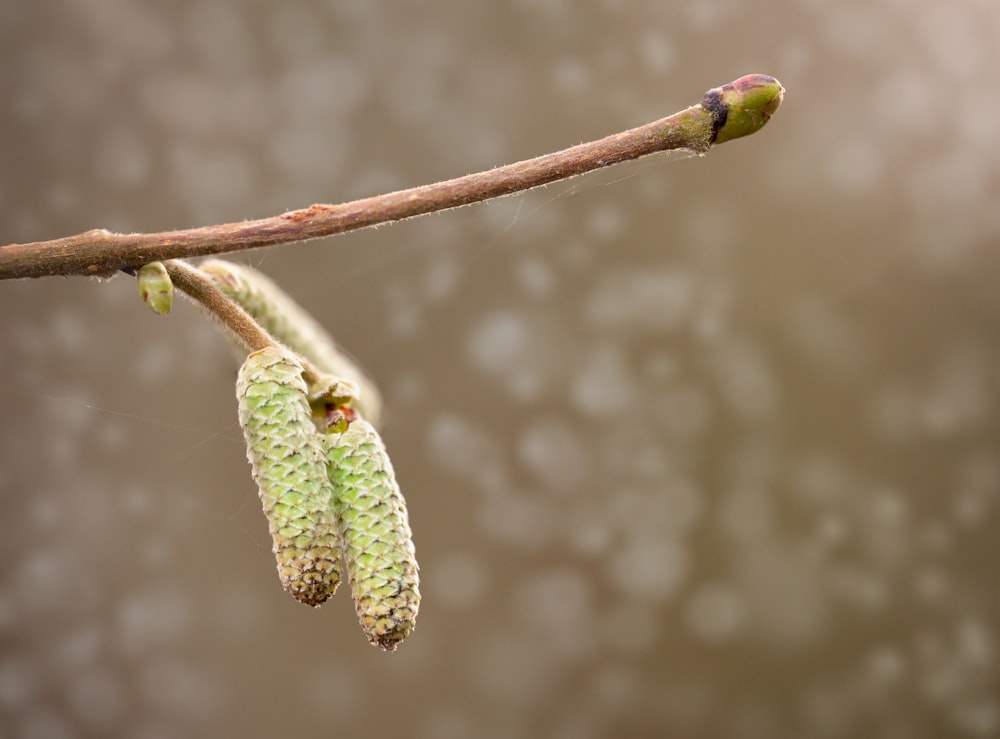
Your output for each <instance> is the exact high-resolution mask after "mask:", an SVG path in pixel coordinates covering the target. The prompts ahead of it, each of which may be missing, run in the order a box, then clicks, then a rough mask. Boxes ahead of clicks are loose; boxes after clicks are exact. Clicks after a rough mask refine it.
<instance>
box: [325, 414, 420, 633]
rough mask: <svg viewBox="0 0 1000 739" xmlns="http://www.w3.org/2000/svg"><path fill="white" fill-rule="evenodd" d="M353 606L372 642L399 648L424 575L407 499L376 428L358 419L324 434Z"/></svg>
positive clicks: (410, 626) (413, 616)
mask: <svg viewBox="0 0 1000 739" xmlns="http://www.w3.org/2000/svg"><path fill="white" fill-rule="evenodd" d="M325 444H326V449H327V470H328V472H329V475H330V481H331V482H332V483H333V487H334V508H335V510H336V512H337V524H338V526H339V528H340V533H341V535H342V536H343V541H344V564H345V566H346V568H347V576H348V578H349V580H350V583H351V592H352V593H353V595H354V608H355V611H356V612H357V614H358V620H359V621H360V622H361V628H362V629H363V630H364V632H365V635H366V636H367V637H368V641H369V642H371V643H372V644H374V645H376V646H378V647H381V648H382V649H384V650H386V651H387V652H391V651H394V650H395V649H396V647H397V646H399V644H400V642H402V641H403V640H404V639H406V637H408V636H409V635H410V632H411V631H412V630H413V627H414V624H415V622H416V618H417V610H418V608H419V607H420V582H419V577H418V567H417V560H416V554H415V552H414V548H413V538H412V533H411V532H410V524H409V522H408V520H407V515H406V502H405V501H404V500H403V495H402V493H401V492H400V490H399V486H398V485H397V484H396V477H395V474H394V473H393V470H392V464H391V463H390V461H389V455H388V453H387V452H386V450H385V446H384V445H383V444H382V440H381V438H379V435H378V432H377V431H375V428H374V427H373V426H372V425H371V424H370V423H368V422H367V421H365V420H364V419H361V418H358V419H356V420H354V421H353V422H351V423H350V425H349V426H348V427H347V430H346V431H344V432H343V433H329V434H327V435H326V437H325Z"/></svg>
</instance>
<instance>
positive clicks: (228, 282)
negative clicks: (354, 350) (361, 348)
mask: <svg viewBox="0 0 1000 739" xmlns="http://www.w3.org/2000/svg"><path fill="white" fill-rule="evenodd" d="M199 268H200V269H201V271H202V272H204V273H205V274H207V275H208V276H209V277H210V278H211V280H212V282H214V283H215V285H216V287H218V288H219V289H220V290H221V291H222V292H223V293H225V294H226V295H227V296H228V297H229V298H231V299H232V300H234V301H236V302H237V303H238V304H239V305H240V307H241V308H243V310H245V311H246V312H247V313H249V314H250V315H251V316H252V317H253V318H254V320H255V321H257V323H259V324H260V325H261V327H262V328H263V329H264V330H265V331H267V332H268V333H269V334H271V336H273V337H274V338H275V339H277V340H278V341H280V342H281V343H282V344H284V345H285V346H287V347H288V348H289V349H291V350H292V351H294V352H298V353H299V354H300V355H301V356H303V357H305V358H306V359H308V360H309V361H310V362H312V363H313V364H315V365H316V367H318V368H319V369H320V370H322V371H323V372H328V373H330V374H332V375H335V376H337V377H343V378H346V379H348V380H351V381H352V382H354V383H355V384H356V385H357V387H358V390H359V392H358V397H357V400H356V401H355V402H354V404H355V405H356V406H357V408H358V410H360V411H361V412H362V413H363V414H364V416H365V418H367V419H368V420H370V421H371V422H372V423H378V417H379V411H380V408H381V399H380V397H379V392H378V389H377V388H376V387H375V385H374V383H372V382H371V381H370V380H369V379H368V378H367V377H366V376H365V373H364V372H363V371H362V370H361V368H360V367H358V366H357V364H355V363H354V362H353V361H352V360H351V359H350V358H349V357H347V355H345V354H344V353H343V352H341V351H340V350H339V349H337V347H336V345H335V344H334V342H333V339H331V338H330V335H329V333H327V331H326V330H325V329H324V328H323V327H322V326H321V325H320V324H319V323H318V322H317V321H316V319H314V318H313V317H312V316H311V315H310V314H309V313H308V312H307V311H306V310H305V309H304V308H303V307H302V306H300V305H299V304H298V303H296V302H295V301H294V300H293V299H292V298H291V296H289V295H288V293H286V292H285V291H284V290H282V289H281V288H280V287H278V285H277V284H276V283H275V282H274V281H273V280H272V279H271V278H269V277H268V276H267V275H265V274H263V273H261V272H258V271H257V270H255V269H253V268H252V267H247V266H245V265H242V264H235V263H233V262H227V261H225V260H222V259H208V260H206V261H204V262H202V263H201V264H200V265H199Z"/></svg>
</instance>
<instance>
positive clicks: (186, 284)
mask: <svg viewBox="0 0 1000 739" xmlns="http://www.w3.org/2000/svg"><path fill="white" fill-rule="evenodd" d="M163 266H164V267H166V269H167V274H168V275H170V280H171V282H173V284H174V287H176V288H177V289H178V290H180V291H181V292H183V293H184V294H185V295H187V296H188V297H189V298H191V299H192V300H193V301H194V302H196V303H197V304H198V305H200V306H201V307H202V308H204V309H205V310H206V311H207V312H208V313H209V314H210V315H211V316H212V317H213V318H215V319H216V320H217V321H218V322H219V323H221V324H222V325H223V326H224V327H225V328H226V329H228V330H229V332H230V333H232V335H233V336H235V337H236V338H237V339H238V340H239V341H240V343H241V344H243V347H244V348H245V349H246V350H247V351H248V352H255V351H259V350H260V349H266V348H268V347H273V346H279V344H278V342H277V341H276V340H275V339H274V338H273V337H272V336H271V335H270V334H269V333H268V332H267V331H265V330H264V329H263V328H262V327H261V326H260V324H258V323H257V321H255V320H254V319H253V317H252V316H251V315H250V314H249V313H247V312H246V311H245V310H243V308H241V307H240V306H239V304H238V303H236V302H235V301H234V300H233V299H232V298H230V297H229V296H227V295H226V294H225V293H224V292H222V290H220V289H219V288H218V287H216V286H215V283H214V282H212V278H210V277H209V276H208V275H206V274H205V273H204V272H202V271H201V270H200V269H198V268H197V267H194V266H192V265H190V264H188V263H187V262H183V261H181V260H179V259H170V260H167V261H166V262H164V263H163ZM300 361H301V362H302V366H303V367H304V368H305V372H304V373H303V375H302V376H303V377H304V378H305V381H306V384H307V385H308V386H309V387H313V386H314V385H316V384H317V383H319V382H322V381H324V380H327V379H328V377H327V376H326V375H324V374H323V373H322V372H320V371H319V370H318V369H317V368H316V367H314V366H313V364H312V363H311V362H310V361H309V360H307V359H305V358H304V357H300Z"/></svg>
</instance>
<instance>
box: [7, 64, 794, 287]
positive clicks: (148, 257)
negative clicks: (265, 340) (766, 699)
mask: <svg viewBox="0 0 1000 739" xmlns="http://www.w3.org/2000/svg"><path fill="white" fill-rule="evenodd" d="M783 92H784V88H782V87H781V85H780V83H779V82H778V81H777V80H775V79H774V78H772V77H767V76H766V75H747V76H745V77H741V78H740V79H738V80H736V81H735V82H731V83H730V84H728V85H724V86H722V87H717V88H714V89H712V90H709V91H708V92H707V93H705V95H704V97H703V98H702V102H701V103H700V104H699V105H695V106H692V107H690V108H687V109H686V110H682V111H681V112H679V113H675V114H674V115H672V116H669V117H667V118H662V119H660V120H658V121H655V122H653V123H648V124H646V125H645V126H640V127H638V128H633V129H631V130H629V131H624V132H622V133H616V134H613V135H611V136H607V137H606V138H603V139H600V140H598V141H593V142H590V143H587V144H580V145H579V146H574V147H572V148H569V149H564V150H563V151H559V152H555V153H553V154H545V155H543V156H540V157H536V158H534V159H527V160H525V161H522V162H517V163H515V164H508V165H506V166H504V167H498V168H496V169H491V170H488V171H486V172H479V173H476V174H471V175H466V176H465V177H459V178H456V179H453V180H447V181H445V182H438V183H435V184H432V185H423V186H421V187H414V188H411V189H408V190H400V191H398V192H393V193H389V194H386V195H377V196H374V197H369V198H363V199H361V200H355V201H353V202H350V203H343V204H340V205H312V206H310V207H308V208H305V209H302V210H295V211H290V212H288V213H284V214H282V215H279V216H273V217H271V218H264V219H261V220H255V221H244V222H241V223H227V224H222V225H218V226H206V227H203V228H194V229H187V230H181V231H165V232H161V233H151V234H118V233H113V232H111V231H107V230H105V229H94V230H91V231H86V232H84V233H81V234H77V235H75V236H68V237H65V238H61V239H54V240H52V241H38V242H33V243H30V244H10V245H8V246H3V247H0V280H2V279H13V278H19V277H46V276H55V275H103V276H110V275H112V274H114V273H115V272H117V271H119V270H123V269H134V268H137V267H139V266H141V265H143V264H147V263H149V262H154V261H164V260H168V259H177V258H187V257H195V256H204V255H209V254H221V253H224V252H233V251H242V250H244V249H256V248H259V247H263V246H272V245H274V244H282V243H288V242H295V241H305V240H307V239H314V238H319V237H322V236H332V235H334V234H339V233H343V232H345V231H352V230H355V229H359V228H365V227H368V226H375V225H378V224H381V223H388V222H391V221H398V220H403V219H405V218H412V217H414V216H419V215H424V214H426V213H431V212H434V211H439V210H446V209H448V208H455V207H457V206H460V205H467V204H469V203H476V202H480V201H483V200H489V199H491V198H496V197H500V196H502V195H509V194H511V193H515V192H519V191H522V190H528V189H531V188H533V187H539V186H540V185H545V184H548V183H550V182H555V181H556V180H561V179H565V178H568V177H573V176H575V175H579V174H583V173H584V172H589V171H592V170H595V169H599V168H601V167H607V166H609V165H612V164H617V163H618V162H623V161H627V160H630V159H637V158H639V157H642V156H646V155H647V154H653V153H656V152H661V151H667V150H671V149H690V150H693V151H696V152H698V153H704V152H706V151H708V150H709V149H710V148H711V147H712V145H713V144H717V143H722V142H724V141H729V140H731V139H734V138H737V137H740V136H746V135H748V134H750V133H753V132H754V131H757V130H759V129H760V128H761V127H762V126H763V125H764V124H765V123H766V122H767V121H768V119H769V118H770V117H771V115H772V114H773V113H774V111H775V110H777V108H778V106H779V105H780V104H781V100H782V94H783Z"/></svg>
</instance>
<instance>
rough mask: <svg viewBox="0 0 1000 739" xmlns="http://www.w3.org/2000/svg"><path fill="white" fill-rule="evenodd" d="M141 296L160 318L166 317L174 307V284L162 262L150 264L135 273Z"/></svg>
mask: <svg viewBox="0 0 1000 739" xmlns="http://www.w3.org/2000/svg"><path fill="white" fill-rule="evenodd" d="M135 276H136V286H137V287H138V289H139V296H140V297H141V298H142V301H143V302H144V303H145V304H146V305H148V306H149V308H150V310H152V311H153V313H155V314H156V315H158V316H165V315H167V314H168V313H169V312H170V309H171V308H172V307H173V306H174V283H173V282H172V281H171V279H170V275H168V274H167V268H166V267H164V266H163V263H162V262H150V263H149V264H144V265H142V266H141V267H139V269H138V271H137V272H136V273H135Z"/></svg>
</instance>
